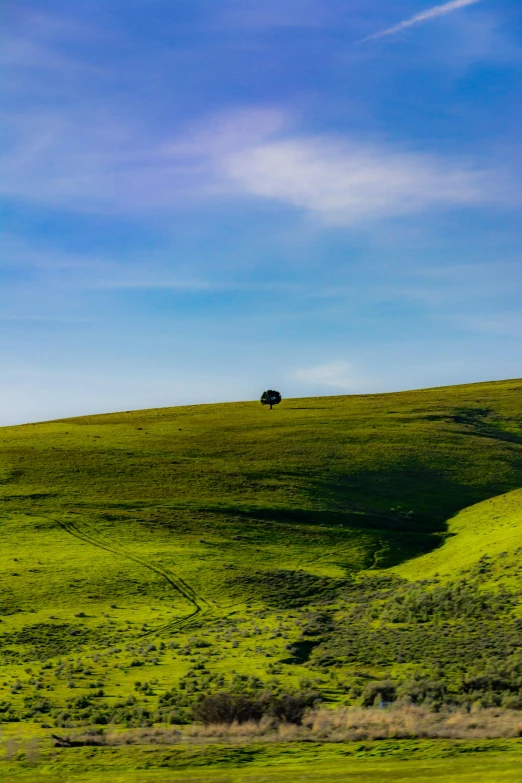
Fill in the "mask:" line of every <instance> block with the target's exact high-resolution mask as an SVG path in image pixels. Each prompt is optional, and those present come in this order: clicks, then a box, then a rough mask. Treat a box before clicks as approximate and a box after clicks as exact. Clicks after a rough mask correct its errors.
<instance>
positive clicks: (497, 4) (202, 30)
mask: <svg viewBox="0 0 522 783" xmlns="http://www.w3.org/2000/svg"><path fill="white" fill-rule="evenodd" d="M435 6H436V3H433V2H430V0H427V2H425V0H396V2H393V3H390V2H388V0H262V2H261V0H74V2H73V3H71V2H70V0H67V2H66V1H65V0H45V2H38V1H36V2H24V1H23V0H16V2H9V0H4V4H3V19H2V36H3V43H2V50H1V59H2V61H3V62H2V71H3V84H2V89H3V92H4V100H3V104H2V105H3V108H2V110H1V111H2V115H3V116H2V120H3V122H2V125H3V128H4V130H3V135H4V137H3V144H2V156H1V175H0V196H1V199H2V206H3V220H2V247H3V252H2V258H1V260H0V362H1V365H0V366H1V384H0V423H1V424H7V423H14V422H23V421H31V420H38V419H45V418H51V417H58V416H63V415H74V414H77V413H88V412H97V411H109V410H121V409H124V410H127V409H131V408H139V407H143V408H144V407H154V406H161V405H172V404H183V403H193V402H207V401H219V400H237V399H253V398H256V397H258V396H259V395H260V393H261V392H262V391H263V389H265V388H278V389H279V390H280V391H281V392H282V394H283V396H287V397H288V396H306V395H317V394H343V393H352V392H361V391H390V390H396V389H406V388H413V387H423V386H433V385H443V384H451V383H462V382H468V381H480V380H489V379H495V378H507V377H519V376H520V375H522V366H521V360H522V350H521V348H522V312H521V307H520V303H521V301H522V296H521V295H522V273H521V263H520V262H521V250H520V248H521V233H522V232H521V225H520V208H521V202H522V199H521V195H522V177H521V174H522V166H521V154H520V153H521V141H520V140H521V139H522V133H521V127H520V126H521V122H520V119H521V117H522V111H521V108H522V107H521V99H520V98H521V95H522V7H521V3H520V0H475V1H474V0H454V1H453V2H451V3H446V4H440V5H439V6H437V7H435Z"/></svg>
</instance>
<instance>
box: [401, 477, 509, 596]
mask: <svg viewBox="0 0 522 783" xmlns="http://www.w3.org/2000/svg"><path fill="white" fill-rule="evenodd" d="M521 553H522V490H520V489H518V490H514V491H513V492H508V493H506V494H505V495H499V496H498V497H494V498H490V499H489V500H484V501H483V502H482V503H477V504H476V505H474V506H471V507H470V508H466V509H464V511H461V512H460V513H459V514H457V515H456V516H455V517H453V518H452V519H450V520H449V522H448V532H447V537H446V538H445V540H444V544H443V546H441V547H440V548H439V549H436V550H434V551H433V552H430V553H429V554H426V555H423V556H422V557H417V558H415V559H413V560H409V561H407V562H406V563H403V564H401V565H400V566H398V567H397V568H395V569H394V572H395V573H397V574H400V575H401V576H405V577H407V578H408V579H427V578H431V577H434V576H441V577H444V576H445V577H453V576H455V574H457V573H459V572H461V571H469V570H470V569H472V568H473V567H474V566H475V565H476V564H477V562H478V561H480V560H483V559H485V560H495V561H496V568H495V569H494V570H495V572H496V573H500V572H502V573H503V575H504V577H505V578H506V579H507V581H508V583H509V584H512V585H513V586H518V585H519V579H520V575H521V574H522V564H521V558H520V555H521ZM490 571H491V568H490V569H488V573H489V572H490ZM484 577H485V578H484V581H486V570H484Z"/></svg>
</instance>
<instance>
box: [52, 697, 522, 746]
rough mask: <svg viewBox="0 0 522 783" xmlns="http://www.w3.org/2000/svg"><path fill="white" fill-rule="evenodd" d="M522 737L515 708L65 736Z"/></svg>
mask: <svg viewBox="0 0 522 783" xmlns="http://www.w3.org/2000/svg"><path fill="white" fill-rule="evenodd" d="M521 736H522V716H521V714H520V712H518V711H516V710H497V709H472V710H471V711H469V712H468V711H466V710H460V709H447V710H442V711H440V712H433V711H430V710H429V709H427V708H426V707H422V706H421V707H418V706H414V705H403V706H399V705H396V706H392V707H389V708H386V709H383V710H379V709H365V708H341V709H337V710H329V709H317V710H311V711H310V712H308V713H307V714H306V715H305V717H304V719H303V722H302V724H301V725H300V726H298V725H295V724H290V723H286V722H281V721H278V720H277V719H275V718H270V717H264V718H262V719H261V720H260V721H248V722H245V723H237V722H234V723H231V724H224V723H222V724H219V723H213V724H209V725H207V726H205V725H196V724H192V725H190V726H187V727H184V729H183V731H179V730H177V729H171V728H145V729H130V730H128V731H121V730H120V731H117V730H115V731H110V730H109V731H107V732H104V731H103V730H101V729H93V730H90V731H87V732H84V733H82V734H75V735H68V736H67V739H68V740H69V741H70V742H71V743H74V744H85V745H173V744H179V743H183V744H186V743H201V744H204V743H207V742H216V741H217V742H220V743H227V742H231V743H238V742H239V743H241V742H252V741H254V740H255V741H257V742H259V741H261V742H263V741H264V742H291V741H301V742H303V741H305V742H306V741H308V742H315V741H317V742H353V741H359V740H387V739H467V740H469V739H476V740H481V739H495V738H514V737H521Z"/></svg>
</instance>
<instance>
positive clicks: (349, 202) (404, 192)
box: [0, 109, 512, 225]
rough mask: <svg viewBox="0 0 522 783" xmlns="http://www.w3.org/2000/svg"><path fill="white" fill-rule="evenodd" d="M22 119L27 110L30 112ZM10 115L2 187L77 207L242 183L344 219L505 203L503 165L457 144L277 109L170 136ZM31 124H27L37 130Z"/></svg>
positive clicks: (190, 195) (148, 203) (222, 192)
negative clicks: (433, 149)
mask: <svg viewBox="0 0 522 783" xmlns="http://www.w3.org/2000/svg"><path fill="white" fill-rule="evenodd" d="M24 120H26V121H24ZM30 120H32V121H30ZM94 120H95V118H94V117H93V124H94V125H95V128H94V130H92V131H91V132H89V133H86V132H85V131H84V130H82V127H81V125H80V122H79V118H77V117H75V116H70V117H67V115H66V114H65V115H64V114H62V115H61V116H54V117H53V116H52V115H51V116H47V117H44V118H40V119H39V121H37V122H35V117H34V116H33V117H32V118H31V117H29V116H28V117H26V118H21V117H17V118H15V121H14V122H13V123H12V128H11V131H12V135H13V146H12V149H11V151H10V154H8V155H6V156H5V157H4V160H3V161H1V160H0V169H1V170H2V171H3V176H2V186H1V188H0V190H1V191H2V192H3V193H4V194H5V195H11V196H16V197H18V198H25V199H28V200H37V201H43V202H48V203H50V204H63V205H64V206H66V207H67V208H72V209H76V210H80V211H85V210H87V211H100V210H107V209H109V210H111V211H114V212H118V213H125V212H131V213H132V212H136V211H141V212H146V213H151V212H154V211H156V212H157V211H165V210H167V211H172V210H178V209H184V208H186V207H187V205H189V204H191V203H192V204H194V203H198V202H199V203H201V202H202V201H207V202H209V203H211V202H212V201H213V200H215V199H221V200H223V198H227V199H230V200H231V201H233V200H234V199H237V198H240V197H244V196H245V195H249V196H251V197H253V198H261V199H267V200H271V201H275V202H279V203H282V204H286V205H289V206H292V207H295V208H297V209H300V210H304V211H305V212H308V213H309V214H312V215H315V216H316V217H317V218H319V219H320V220H321V221H322V222H324V223H330V224H337V225H353V224H357V223H361V222H367V221H369V220H376V219H381V218H387V217H396V216H403V215H409V214H416V213H420V212H422V211H426V210H430V209H445V208H453V207H458V206H476V205H480V204H487V203H499V202H500V203H503V204H505V203H509V200H510V198H511V197H512V193H511V189H510V188H509V186H508V185H507V183H506V181H505V180H506V177H505V176H504V175H503V174H501V173H499V172H498V171H495V170H493V169H490V168H489V167H486V166H481V165H480V164H476V163H472V162H470V161H469V160H467V159H464V158H461V157H459V156H449V155H435V154H430V153H427V152H423V151H416V150H408V149H406V150H405V149H403V148H401V147H398V146H396V145H393V144H388V143H384V142H382V141H380V142H376V143H371V142H368V141H367V140H361V139H360V138H358V137H342V136H333V135H326V134H325V135H321V136H310V135H306V134H299V133H295V132H292V129H291V126H290V123H289V121H288V120H287V118H285V116H284V114H282V113H281V112H277V111H272V110H267V111H263V110H261V109H254V110H252V111H243V112H234V113H232V114H231V115H230V116H226V117H224V118H221V119H220V118H215V117H214V118H212V117H211V118H208V119H207V120H206V121H205V123H204V127H205V128H211V132H209V131H208V130H206V129H205V131H202V132H200V133H198V132H197V130H194V129H189V130H187V132H186V133H183V134H181V135H180V136H178V138H177V139H175V140H173V139H171V140H170V141H168V140H164V139H147V138H146V137H145V136H141V137H140V133H139V131H138V132H136V131H135V129H133V128H130V127H124V126H122V125H121V124H117V123H116V122H113V121H112V120H111V118H110V116H107V114H105V116H101V115H99V116H98V117H96V120H98V122H97V124H95V122H94ZM35 128H36V130H35Z"/></svg>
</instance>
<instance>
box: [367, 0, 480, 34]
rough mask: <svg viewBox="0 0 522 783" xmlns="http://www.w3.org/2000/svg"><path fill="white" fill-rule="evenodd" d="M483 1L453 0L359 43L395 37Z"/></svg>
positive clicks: (411, 17)
mask: <svg viewBox="0 0 522 783" xmlns="http://www.w3.org/2000/svg"><path fill="white" fill-rule="evenodd" d="M480 2H482V0H451V2H449V3H443V4H442V5H436V6H433V7H432V8H427V9H426V11H421V13H420V14H415V16H410V17H409V19H404V20H403V21H402V22H398V24H395V25H393V27H388V28H386V29H385V30H379V32H377V33H373V34H372V35H368V36H366V38H363V39H362V41H360V42H359V43H365V42H366V41H373V40H375V39H376V38H385V37H386V36H388V35H395V34H396V33H400V32H402V31H403V30H407V29H408V28H409V27H415V26H416V25H418V24H423V23H424V22H429V21H430V20H431V19H438V18H439V17H440V16H446V15H447V14H451V13H453V11H459V10H460V9H461V8H467V7H468V6H470V5H477V3H480Z"/></svg>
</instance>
